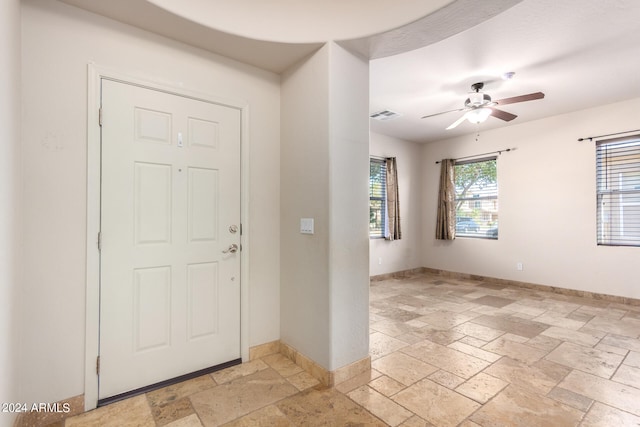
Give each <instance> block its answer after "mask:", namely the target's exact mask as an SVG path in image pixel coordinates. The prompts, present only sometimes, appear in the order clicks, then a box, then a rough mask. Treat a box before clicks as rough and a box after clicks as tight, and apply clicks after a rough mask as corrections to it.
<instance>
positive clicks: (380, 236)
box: [369, 157, 387, 239]
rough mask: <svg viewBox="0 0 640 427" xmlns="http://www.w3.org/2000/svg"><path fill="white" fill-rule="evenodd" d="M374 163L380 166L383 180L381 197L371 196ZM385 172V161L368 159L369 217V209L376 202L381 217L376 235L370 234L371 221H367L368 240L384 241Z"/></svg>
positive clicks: (385, 225) (385, 224)
mask: <svg viewBox="0 0 640 427" xmlns="http://www.w3.org/2000/svg"><path fill="white" fill-rule="evenodd" d="M373 163H376V164H378V165H380V170H381V171H382V177H383V180H382V182H381V184H382V188H381V193H382V194H381V195H380V196H378V195H374V194H373V191H372V190H373V184H372V178H373V176H372V175H371V169H372V164H373ZM386 170H387V160H386V159H381V158H376V157H370V158H369V216H370V217H371V209H372V204H371V202H372V201H376V202H381V208H380V216H381V222H382V224H381V226H380V228H379V231H378V229H377V228H376V229H375V231H376V234H373V233H372V229H371V219H369V239H384V238H385V236H386V228H387V177H386Z"/></svg>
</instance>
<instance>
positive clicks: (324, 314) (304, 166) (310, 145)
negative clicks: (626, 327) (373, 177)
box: [280, 46, 330, 368]
mask: <svg viewBox="0 0 640 427" xmlns="http://www.w3.org/2000/svg"><path fill="white" fill-rule="evenodd" d="M328 61H329V47H328V46H324V47H323V48H322V49H320V50H319V51H318V52H316V53H315V54H314V55H312V56H311V57H309V58H307V59H305V60H303V61H302V62H301V63H299V64H297V65H296V66H293V67H291V69H289V70H287V72H285V73H284V74H283V76H282V95H281V96H282V103H281V111H282V112H281V117H282V121H281V132H282V141H281V146H280V192H281V202H280V206H281V208H280V212H281V215H280V227H281V230H282V232H281V239H282V240H281V241H280V254H281V261H280V268H281V285H280V292H281V306H280V322H281V327H280V328H281V332H280V335H281V339H282V340H283V341H284V342H285V343H287V344H289V345H290V346H292V347H293V348H295V349H296V350H298V351H300V352H302V353H303V354H304V355H305V356H307V357H310V358H311V359H313V360H314V361H316V362H317V363H319V364H321V365H322V366H324V367H325V368H328V366H329V360H330V349H329V347H328V346H327V343H328V342H329V339H330V336H329V287H328V285H327V284H328V283H329V258H328V256H329V144H328V141H329V129H328V126H327V124H328V122H329V109H328V103H329V73H328V72H329V62H328ZM300 218H313V219H314V227H315V234H313V235H307V234H300Z"/></svg>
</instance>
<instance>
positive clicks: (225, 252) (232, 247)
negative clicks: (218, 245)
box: [222, 243, 238, 254]
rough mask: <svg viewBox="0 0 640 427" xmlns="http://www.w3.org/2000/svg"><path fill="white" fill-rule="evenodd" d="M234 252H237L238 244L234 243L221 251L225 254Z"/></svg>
mask: <svg viewBox="0 0 640 427" xmlns="http://www.w3.org/2000/svg"><path fill="white" fill-rule="evenodd" d="M236 252H238V245H236V244H235V243H234V244H232V245H231V246H229V247H228V248H227V249H225V250H224V251H222V253H223V254H227V253H232V254H235V253H236Z"/></svg>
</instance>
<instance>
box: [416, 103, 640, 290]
mask: <svg viewBox="0 0 640 427" xmlns="http://www.w3.org/2000/svg"><path fill="white" fill-rule="evenodd" d="M639 110H640V98H636V99H632V100H629V101H625V102H620V103H616V104H610V105H605V106H602V107H598V108H593V109H588V110H582V111H576V112H573V113H569V114H563V115H559V116H554V117H550V118H546V119H542V120H536V121H532V122H527V123H523V124H514V125H511V126H507V127H504V128H500V129H495V130H490V131H482V130H481V132H480V138H479V141H478V142H476V141H475V136H474V135H468V136H463V137H459V138H453V139H449V140H445V141H440V142H436V143H431V144H425V145H424V147H423V150H422V164H423V168H424V173H423V185H424V197H423V201H422V207H423V218H424V224H425V227H424V230H423V234H422V235H423V241H424V244H425V247H424V252H423V256H422V266H423V267H428V268H434V269H441V270H448V271H454V272H460V273H468V274H477V275H481V276H488V277H496V278H501V279H508V280H516V281H522V282H529V283H535V284H541V285H547V286H555V287H560V288H569V289H576V290H583V291H588V292H595V293H603V294H609V295H618V296H625V297H630V298H640V288H639V287H638V286H637V282H638V280H637V277H638V273H637V260H638V255H640V248H634V247H607V246H598V245H597V244H596V171H595V167H596V166H595V165H596V160H595V148H594V144H595V143H594V142H589V141H582V142H578V141H577V140H578V138H581V137H588V136H592V135H602V134H610V133H615V132H622V131H627V130H632V129H637V128H638V111H639ZM514 147H515V148H516V150H515V151H512V152H509V153H504V154H502V155H501V156H499V158H498V191H499V228H500V229H499V233H500V236H499V239H498V240H487V239H473V238H457V239H455V240H454V241H439V240H436V239H435V238H434V235H435V223H436V202H437V192H438V181H439V173H440V167H439V165H435V164H434V162H435V161H437V160H440V159H443V158H458V157H463V156H469V155H474V154H479V153H486V152H490V151H494V150H502V149H505V148H514ZM518 262H521V263H522V264H523V270H522V271H517V270H516V263H518Z"/></svg>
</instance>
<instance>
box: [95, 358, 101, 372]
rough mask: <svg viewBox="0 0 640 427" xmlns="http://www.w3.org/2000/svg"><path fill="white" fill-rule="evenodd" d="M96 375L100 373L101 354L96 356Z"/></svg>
mask: <svg viewBox="0 0 640 427" xmlns="http://www.w3.org/2000/svg"><path fill="white" fill-rule="evenodd" d="M96 375H100V356H98V357H96Z"/></svg>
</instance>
